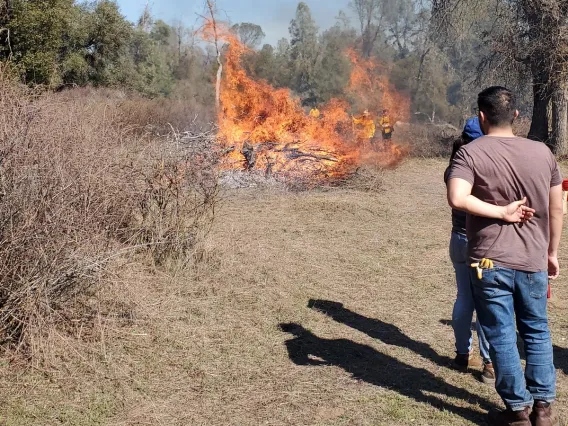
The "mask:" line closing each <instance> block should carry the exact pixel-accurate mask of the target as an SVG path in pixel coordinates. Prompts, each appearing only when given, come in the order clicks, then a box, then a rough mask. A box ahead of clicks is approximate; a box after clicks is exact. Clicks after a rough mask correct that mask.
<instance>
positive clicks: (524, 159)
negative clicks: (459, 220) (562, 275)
mask: <svg viewBox="0 0 568 426" xmlns="http://www.w3.org/2000/svg"><path fill="white" fill-rule="evenodd" d="M454 178H459V179H463V180H466V181H467V182H469V183H471V184H472V185H473V189H472V192H471V193H472V195H474V196H475V197H477V198H479V199H480V200H482V201H485V202H487V203H490V204H494V205H498V206H506V205H508V204H510V203H512V202H514V201H517V200H522V199H523V197H525V196H526V197H527V198H528V202H527V205H528V206H529V207H531V208H533V209H535V210H536V213H535V216H534V218H533V219H532V220H531V221H530V222H528V223H526V224H508V223H505V222H503V221H501V220H496V219H487V218H482V217H477V216H470V215H468V218H467V236H468V240H469V255H470V258H471V260H472V261H475V262H477V261H479V260H480V259H482V258H487V259H491V260H493V262H494V263H495V265H497V266H503V267H506V268H511V269H516V270H520V271H527V272H540V271H545V270H546V269H547V268H548V255H547V253H548V243H549V240H550V229H549V200H550V198H549V197H550V188H551V187H554V186H557V185H560V184H561V183H562V176H561V174H560V170H559V168H558V164H557V162H556V159H555V158H554V155H553V154H552V152H551V151H550V149H549V148H548V147H547V146H546V145H545V144H543V143H540V142H534V141H531V140H528V139H524V138H513V137H511V138H503V137H496V136H484V137H482V138H480V139H477V140H476V141H474V142H472V143H470V144H468V145H466V146H464V147H463V148H461V150H460V151H459V152H458V154H457V155H456V157H455V159H454V161H453V163H452V168H451V171H450V175H449V179H454Z"/></svg>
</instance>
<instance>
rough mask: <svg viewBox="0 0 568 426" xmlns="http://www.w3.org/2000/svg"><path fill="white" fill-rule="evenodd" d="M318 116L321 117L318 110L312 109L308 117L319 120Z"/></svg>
mask: <svg viewBox="0 0 568 426" xmlns="http://www.w3.org/2000/svg"><path fill="white" fill-rule="evenodd" d="M320 116H321V113H320V110H319V109H317V108H312V110H311V111H310V117H312V118H320Z"/></svg>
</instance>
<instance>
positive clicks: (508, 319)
mask: <svg viewBox="0 0 568 426" xmlns="http://www.w3.org/2000/svg"><path fill="white" fill-rule="evenodd" d="M470 272H471V277H472V282H473V288H474V295H475V306H476V308H477V315H478V318H479V321H480V322H481V326H482V328H483V331H484V332H485V336H486V337H487V340H489V344H490V354H491V359H492V360H493V366H494V367H495V376H496V377H495V378H496V383H495V387H496V389H497V392H498V393H499V395H500V396H501V398H502V399H503V401H504V402H505V405H507V407H509V408H511V409H512V410H515V411H520V410H522V409H524V408H525V407H527V406H532V404H533V401H534V400H541V401H547V402H552V401H554V399H555V397H556V370H555V369H554V363H553V356H552V341H551V338H550V330H549V328H548V318H547V312H546V305H547V299H546V295H547V290H548V273H547V272H546V271H544V272H537V273H530V272H521V271H516V270H513V269H507V268H500V267H497V268H494V269H487V270H484V271H483V278H482V279H481V280H480V279H478V277H477V273H476V272H475V271H474V270H473V269H472V270H471V271H470ZM515 316H516V326H517V328H518V330H519V334H520V335H521V338H522V339H523V342H524V345H525V354H526V361H527V365H526V369H525V374H524V375H523V369H522V366H521V358H520V356H519V351H518V349H517V333H516V329H515Z"/></svg>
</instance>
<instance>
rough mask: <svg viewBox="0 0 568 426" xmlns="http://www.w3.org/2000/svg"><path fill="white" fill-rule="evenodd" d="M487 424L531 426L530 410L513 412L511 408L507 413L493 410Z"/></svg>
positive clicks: (495, 425)
mask: <svg viewBox="0 0 568 426" xmlns="http://www.w3.org/2000/svg"><path fill="white" fill-rule="evenodd" d="M487 422H488V424H489V426H531V421H530V418H529V408H528V407H527V408H525V409H524V410H523V411H513V410H511V409H510V408H508V409H506V410H505V411H497V410H492V411H490V412H489V416H488V419H487Z"/></svg>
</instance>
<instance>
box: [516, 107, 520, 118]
mask: <svg viewBox="0 0 568 426" xmlns="http://www.w3.org/2000/svg"><path fill="white" fill-rule="evenodd" d="M519 115H520V113H519V110H518V109H517V110H515V120H516V119H517V118H519Z"/></svg>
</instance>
